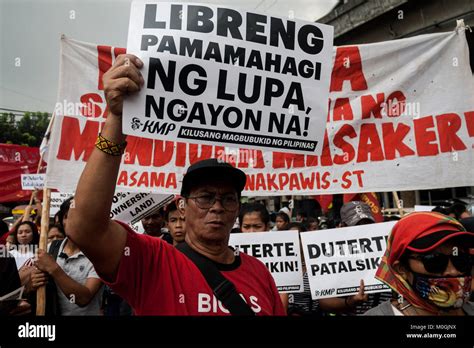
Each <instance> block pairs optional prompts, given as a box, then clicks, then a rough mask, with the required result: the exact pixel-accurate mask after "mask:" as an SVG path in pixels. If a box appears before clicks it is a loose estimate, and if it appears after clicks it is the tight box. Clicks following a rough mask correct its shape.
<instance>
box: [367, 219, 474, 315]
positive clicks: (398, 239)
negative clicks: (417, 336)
mask: <svg viewBox="0 0 474 348" xmlns="http://www.w3.org/2000/svg"><path fill="white" fill-rule="evenodd" d="M473 241H474V233H472V232H467V231H466V230H465V229H464V227H463V226H462V225H461V224H460V223H459V222H458V221H457V220H455V219H453V218H450V217H447V216H445V215H442V214H439V213H433V212H420V213H412V214H409V215H407V216H406V217H404V218H403V219H401V220H400V221H399V222H398V223H397V224H396V225H395V226H394V227H393V229H392V232H391V234H390V238H389V240H388V243H387V250H386V251H385V255H384V256H383V258H382V261H381V263H380V265H379V268H378V270H377V273H376V275H375V277H376V278H377V279H379V280H381V281H382V282H384V283H385V284H387V285H388V286H390V287H391V288H392V289H393V290H394V291H395V292H397V293H398V294H399V299H398V300H392V301H387V302H384V303H382V304H380V305H379V306H377V307H375V308H372V309H371V310H369V311H367V312H366V313H365V315H474V304H473V303H472V302H469V301H468V299H469V295H470V293H471V280H472V255H470V254H469V247H470V245H471V246H472V243H473Z"/></svg>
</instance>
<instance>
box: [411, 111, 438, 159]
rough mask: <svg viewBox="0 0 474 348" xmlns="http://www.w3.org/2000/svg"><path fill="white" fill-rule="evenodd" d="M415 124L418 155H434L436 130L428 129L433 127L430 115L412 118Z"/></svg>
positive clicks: (436, 149) (436, 151) (436, 150)
mask: <svg viewBox="0 0 474 348" xmlns="http://www.w3.org/2000/svg"><path fill="white" fill-rule="evenodd" d="M413 124H414V126H415V142H416V149H417V153H418V156H436V155H437V154H438V153H439V151H438V144H436V143H433V142H436V132H435V131H434V130H429V128H434V122H433V117H432V116H426V117H422V118H418V119H415V120H413Z"/></svg>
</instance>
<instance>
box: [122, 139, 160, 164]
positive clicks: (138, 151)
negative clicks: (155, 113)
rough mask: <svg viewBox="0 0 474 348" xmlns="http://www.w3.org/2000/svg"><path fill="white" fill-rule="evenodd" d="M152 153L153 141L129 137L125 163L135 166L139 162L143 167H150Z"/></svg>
mask: <svg viewBox="0 0 474 348" xmlns="http://www.w3.org/2000/svg"><path fill="white" fill-rule="evenodd" d="M152 152H153V140H152V139H146V138H138V137H134V136H130V135H129V136H128V137H127V150H126V154H125V156H124V158H125V159H124V161H123V163H125V164H134V163H136V161H137V160H138V163H139V164H140V165H141V166H150V165H151V154H152Z"/></svg>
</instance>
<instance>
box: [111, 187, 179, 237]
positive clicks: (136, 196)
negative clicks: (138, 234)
mask: <svg viewBox="0 0 474 348" xmlns="http://www.w3.org/2000/svg"><path fill="white" fill-rule="evenodd" d="M173 199H174V195H157V194H151V193H136V192H133V193H132V192H116V193H115V195H114V198H113V199H112V208H111V209H110V218H111V219H115V220H120V221H123V222H126V223H128V224H130V225H135V224H136V223H137V222H139V221H140V220H141V219H143V218H144V217H146V216H147V215H149V214H150V213H151V212H153V211H156V210H158V209H159V208H161V207H163V206H165V205H166V204H168V203H169V202H171V201H172V200H173ZM136 230H137V231H138V229H136Z"/></svg>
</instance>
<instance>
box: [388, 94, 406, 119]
mask: <svg viewBox="0 0 474 348" xmlns="http://www.w3.org/2000/svg"><path fill="white" fill-rule="evenodd" d="M406 99H407V98H406V97H405V95H404V94H403V93H402V92H401V91H395V92H393V93H391V94H390V95H389V96H388V97H387V116H388V117H398V116H400V115H401V114H403V112H404V111H405V107H406V103H405V100H406ZM394 100H396V101H397V102H396V103H395V102H394Z"/></svg>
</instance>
